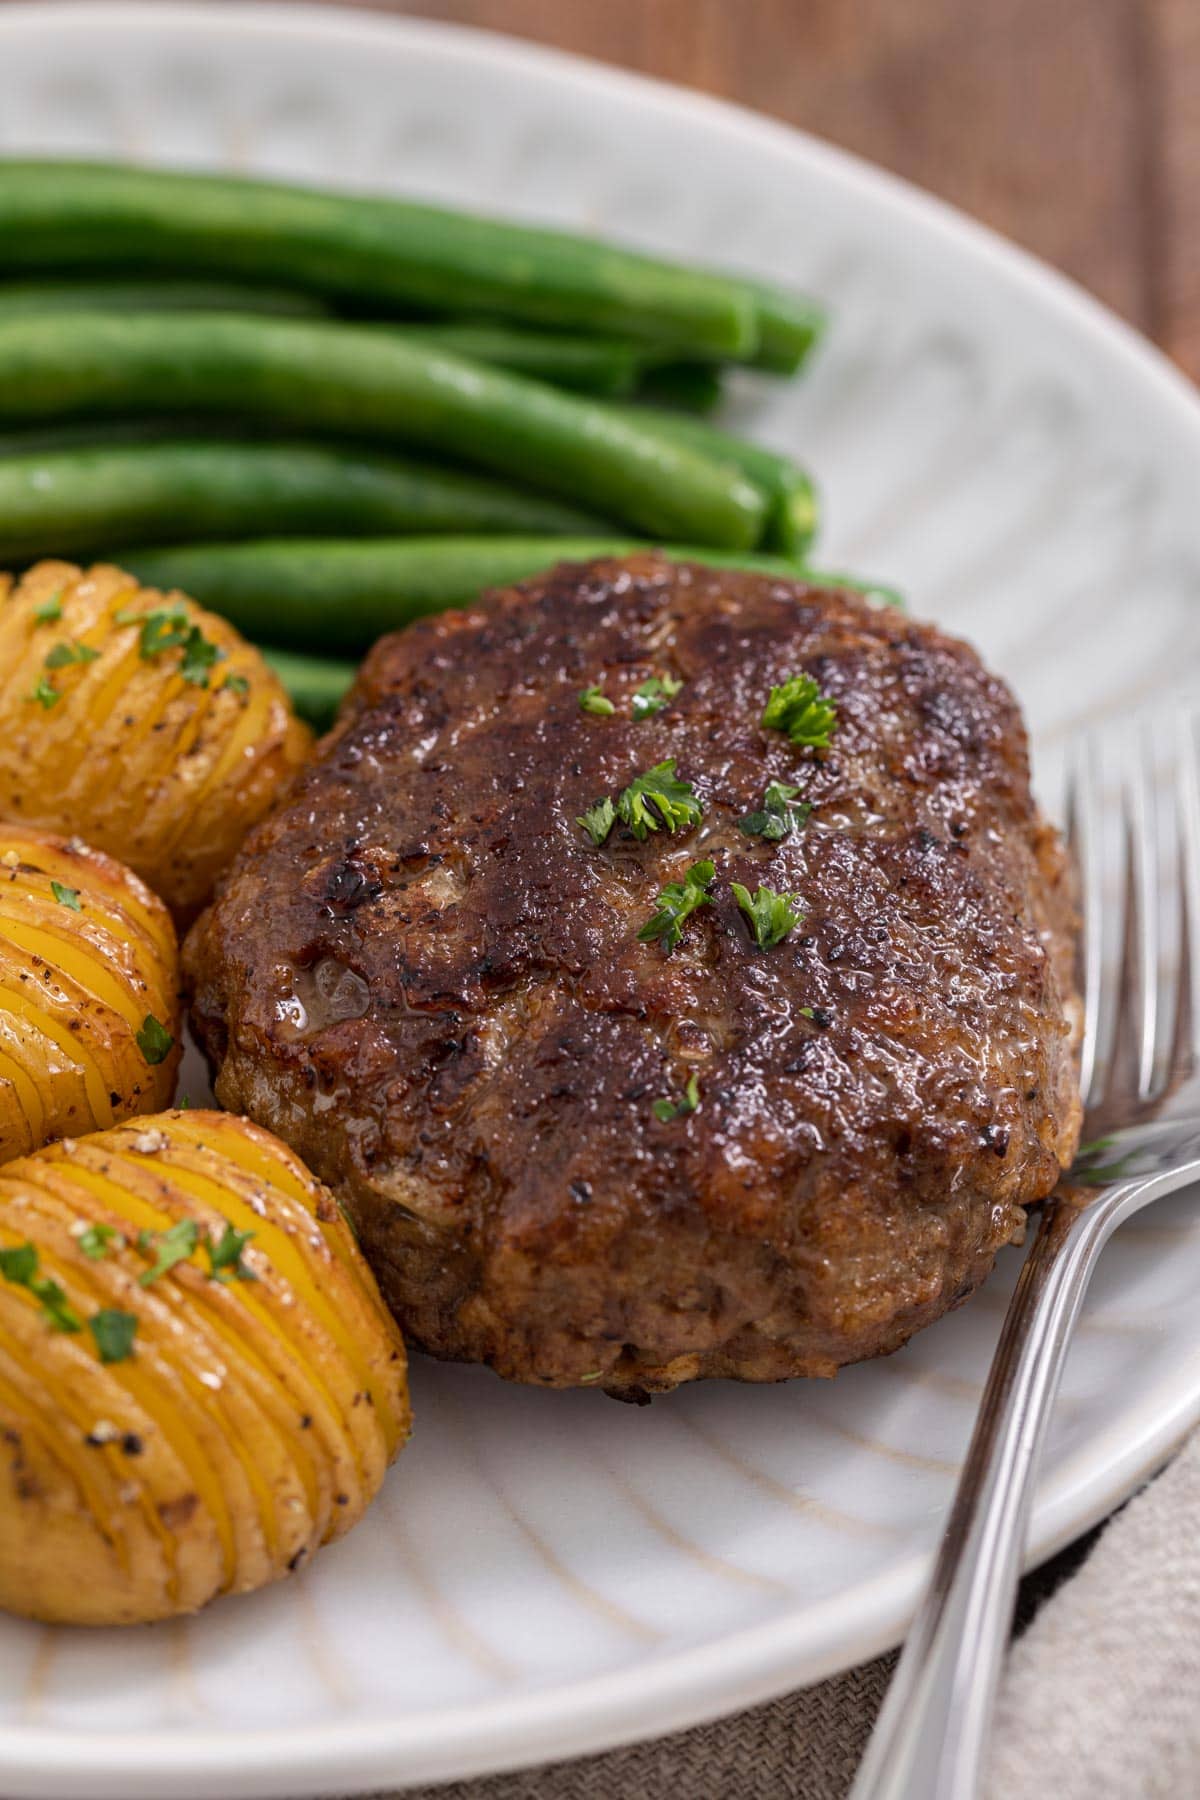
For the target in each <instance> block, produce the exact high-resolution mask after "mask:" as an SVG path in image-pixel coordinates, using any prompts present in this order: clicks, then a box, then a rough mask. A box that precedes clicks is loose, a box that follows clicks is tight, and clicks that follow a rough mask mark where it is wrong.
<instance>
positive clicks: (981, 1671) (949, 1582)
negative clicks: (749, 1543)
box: [850, 1201, 1111, 1800]
mask: <svg viewBox="0 0 1200 1800" xmlns="http://www.w3.org/2000/svg"><path fill="white" fill-rule="evenodd" d="M1110 1229H1111V1227H1110ZM1108 1235H1109V1233H1108V1231H1107V1230H1106V1231H1103V1232H1102V1233H1097V1232H1096V1231H1095V1230H1093V1229H1091V1221H1090V1220H1089V1218H1088V1214H1087V1212H1086V1211H1085V1212H1083V1213H1082V1214H1080V1213H1079V1212H1078V1211H1077V1209H1075V1208H1073V1207H1071V1206H1070V1205H1069V1204H1067V1203H1065V1202H1060V1201H1052V1202H1050V1203H1049V1204H1048V1205H1047V1207H1046V1209H1045V1211H1044V1213H1043V1216H1042V1222H1041V1227H1040V1230H1039V1232H1038V1235H1037V1238H1036V1240H1035V1242H1034V1245H1033V1248H1032V1250H1031V1251H1030V1252H1029V1255H1028V1256H1027V1257H1026V1259H1025V1263H1024V1266H1023V1268H1022V1270H1021V1275H1020V1279H1019V1280H1018V1282H1017V1286H1016V1290H1015V1292H1014V1293H1013V1297H1012V1300H1011V1302H1010V1304H1009V1308H1008V1313H1007V1316H1006V1318H1005V1321H1004V1329H1003V1332H1002V1333H1001V1337H1000V1342H999V1344H998V1346H997V1348H996V1354H995V1357H994V1359H993V1362H992V1367H991V1370H990V1372H989V1375H988V1380H987V1386H986V1387H985V1389H984V1393H983V1399H982V1401H981V1403H980V1409H979V1416H978V1419H977V1420H976V1424H975V1430H974V1433H973V1435H972V1438H971V1444H970V1448H969V1449H968V1451H967V1457H966V1461H965V1462H964V1464H963V1468H962V1472H961V1474H960V1476H959V1483H958V1490H957V1492H956V1494H955V1497H954V1505H953V1508H952V1510H951V1513H950V1517H949V1520H948V1522H947V1525H946V1531H945V1535H944V1536H943V1538H942V1542H941V1546H940V1549H939V1552H938V1557H937V1562H936V1564H935V1566H934V1571H933V1577H932V1580H931V1582H930V1585H929V1588H928V1591H927V1592H926V1595H925V1598H924V1600H923V1602H922V1604H921V1607H920V1610H919V1611H918V1613H917V1616H916V1618H915V1620H914V1622H913V1625H912V1629H911V1631H910V1632H909V1635H908V1638H907V1640H906V1642H905V1646H904V1651H903V1653H902V1655H901V1657H900V1661H899V1663H898V1664H897V1666H896V1672H895V1674H894V1676H893V1677H892V1682H891V1686H890V1687H889V1689H888V1693H887V1698H886V1699H885V1701H884V1703H883V1707H882V1708H881V1710H880V1713H879V1717H878V1719H877V1720H876V1723H875V1729H874V1732H873V1733H872V1736H871V1741H870V1743H869V1744H868V1746H867V1751H866V1755H865V1756H864V1758H863V1761H862V1765H861V1767H860V1768H859V1771H858V1776H857V1779H856V1780H855V1783H854V1787H853V1789H852V1790H851V1795H850V1800H971V1797H972V1796H973V1795H975V1794H976V1793H977V1792H978V1785H979V1774H980V1766H981V1762H982V1758H983V1753H984V1750H985V1748H986V1741H987V1731H988V1725H989V1722H990V1719H991V1713H992V1705H993V1701H994V1698H995V1693H996V1686H997V1683H998V1681H999V1677H1000V1667H1001V1663H1002V1661H1003V1657H1004V1652H1005V1648H1006V1645H1007V1642H1008V1635H1009V1630H1010V1628H1011V1625H1012V1615H1013V1606H1014V1603H1015V1599H1016V1586H1017V1579H1018V1575H1019V1572H1020V1563H1021V1555H1022V1552H1023V1549H1024V1545H1025V1537H1026V1526H1027V1524H1028V1519H1029V1508H1030V1501H1031V1497H1032V1492H1033V1475H1034V1472H1035V1470H1036V1467H1037V1461H1038V1456H1039V1452H1040V1450H1041V1446H1042V1442H1043V1439H1044V1437H1045V1434H1046V1426H1047V1423H1048V1421H1049V1418H1050V1413H1051V1409H1052V1407H1053V1404H1054V1397H1055V1394H1056V1393H1057V1391H1058V1385H1059V1379H1060V1376H1061V1374H1062V1368H1063V1364H1064V1362H1065V1360H1066V1351H1067V1346H1068V1344H1069V1342H1070V1338H1071V1330H1072V1327H1073V1325H1074V1323H1075V1319H1076V1317H1077V1315H1078V1312H1079V1307H1080V1305H1081V1303H1082V1300H1083V1296H1084V1293H1085V1292H1086V1290H1087V1284H1088V1280H1089V1279H1090V1276H1091V1272H1092V1268H1093V1267H1094V1265H1095V1261H1096V1256H1097V1254H1098V1253H1099V1250H1100V1248H1101V1247H1102V1245H1103V1243H1104V1241H1105V1239H1106V1238H1107V1236H1108ZM1093 1240H1094V1241H1093ZM1068 1244H1070V1246H1071V1250H1072V1254H1071V1255H1069V1256H1067V1255H1064V1250H1065V1248H1066V1246H1067V1245H1068Z"/></svg>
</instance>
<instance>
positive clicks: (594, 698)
mask: <svg viewBox="0 0 1200 1800" xmlns="http://www.w3.org/2000/svg"><path fill="white" fill-rule="evenodd" d="M579 710H580V712H585V713H597V714H599V715H600V716H602V717H604V718H608V717H610V716H611V715H612V714H613V713H615V712H616V710H617V709H616V707H615V706H614V705H613V703H612V701H611V700H610V699H609V698H608V696H607V695H606V694H604V693H602V692H601V691H600V687H599V684H596V685H595V686H593V687H585V688H584V690H583V692H582V694H580V696H579Z"/></svg>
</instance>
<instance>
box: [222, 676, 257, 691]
mask: <svg viewBox="0 0 1200 1800" xmlns="http://www.w3.org/2000/svg"><path fill="white" fill-rule="evenodd" d="M221 687H222V689H224V688H228V689H229V691H230V693H231V694H248V693H249V692H250V683H249V682H248V681H247V680H246V677H245V676H244V675H227V676H226V677H225V679H224V681H223V682H222V683H221Z"/></svg>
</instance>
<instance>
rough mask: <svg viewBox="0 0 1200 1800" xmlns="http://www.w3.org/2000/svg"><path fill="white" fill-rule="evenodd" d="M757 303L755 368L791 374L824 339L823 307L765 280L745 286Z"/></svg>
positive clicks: (779, 373) (824, 320) (824, 314)
mask: <svg viewBox="0 0 1200 1800" xmlns="http://www.w3.org/2000/svg"><path fill="white" fill-rule="evenodd" d="M747 285H748V286H749V288H750V289H751V291H752V293H753V294H754V297H755V299H756V301H757V303H758V328H759V342H758V351H757V354H756V355H755V357H754V359H753V361H754V366H755V368H758V369H769V370H771V371H772V372H773V373H774V374H777V375H794V374H795V373H796V372H797V370H798V369H800V368H801V367H802V366H803V364H804V363H805V362H807V360H808V357H809V355H810V353H811V352H812V350H813V349H815V347H816V345H817V344H818V343H820V341H821V338H822V337H823V336H824V333H825V327H826V325H827V323H828V317H827V314H826V312H825V309H824V307H822V306H818V304H817V302H816V301H815V300H809V299H807V298H806V297H805V296H804V295H802V294H790V293H788V292H787V291H786V290H785V289H784V288H780V287H775V286H774V285H773V284H772V283H770V282H766V281H750V282H748V283H747Z"/></svg>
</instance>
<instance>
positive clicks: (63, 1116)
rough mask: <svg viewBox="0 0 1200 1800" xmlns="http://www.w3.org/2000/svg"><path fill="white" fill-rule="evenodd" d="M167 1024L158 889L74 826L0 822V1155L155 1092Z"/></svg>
mask: <svg viewBox="0 0 1200 1800" xmlns="http://www.w3.org/2000/svg"><path fill="white" fill-rule="evenodd" d="M179 1031H180V1025H179V957H178V951H177V949H176V944H175V928H174V926H173V925H172V923H171V916H170V914H169V913H168V911H167V909H166V907H165V906H164V905H163V903H162V901H161V900H159V899H157V898H156V897H155V895H153V894H152V893H151V892H150V891H149V889H148V888H147V887H146V886H145V885H144V884H143V883H142V882H140V881H139V880H138V878H137V876H136V875H133V874H131V873H130V871H129V870H128V869H125V868H122V866H121V865H120V863H117V862H114V861H113V860H112V858H111V857H108V856H104V855H102V854H101V853H100V852H99V851H98V850H89V849H88V848H87V846H86V845H84V844H81V843H79V842H78V841H77V840H76V839H72V838H60V837H55V836H53V835H52V834H51V833H50V832H45V831H35V830H33V829H31V828H28V827H25V826H21V825H13V824H8V825H5V824H0V1163H3V1162H5V1161H6V1160H7V1159H8V1158H10V1157H13V1156H21V1155H24V1154H25V1153H27V1152H28V1151H30V1150H36V1149H38V1148H39V1146H40V1145H42V1144H44V1143H47V1142H48V1141H49V1140H50V1139H51V1138H56V1137H64V1136H67V1135H71V1134H75V1135H77V1134H79V1133H81V1132H85V1131H96V1130H98V1129H103V1128H104V1127H105V1126H107V1125H112V1124H115V1123H116V1121H117V1120H118V1119H126V1118H129V1117H131V1116H132V1115H133V1114H135V1113H144V1112H155V1111H157V1110H158V1109H159V1108H160V1107H163V1106H165V1105H167V1103H168V1102H169V1101H170V1099H171V1096H172V1094H173V1093H174V1091H175V1077H176V1073H177V1071H178V1067H179V1048H178V1042H177V1040H178V1038H179Z"/></svg>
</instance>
